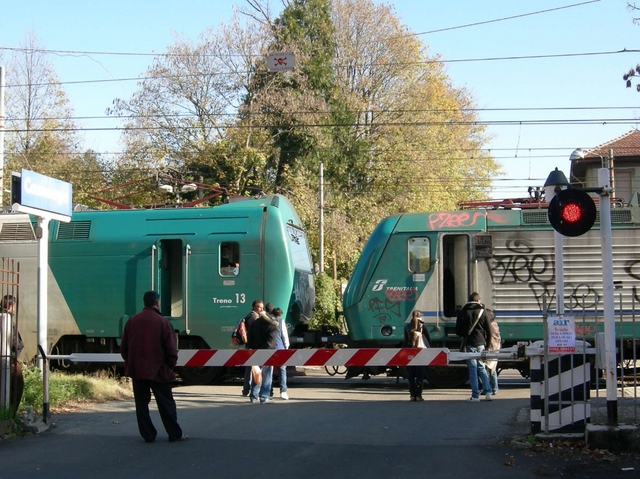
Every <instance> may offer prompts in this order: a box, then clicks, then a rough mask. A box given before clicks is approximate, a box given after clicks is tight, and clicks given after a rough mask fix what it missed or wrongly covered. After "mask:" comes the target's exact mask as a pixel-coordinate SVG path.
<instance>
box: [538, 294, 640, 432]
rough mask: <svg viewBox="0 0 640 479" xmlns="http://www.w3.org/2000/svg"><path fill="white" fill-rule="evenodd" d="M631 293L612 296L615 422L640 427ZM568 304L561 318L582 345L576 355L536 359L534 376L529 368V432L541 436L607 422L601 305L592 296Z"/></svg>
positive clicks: (637, 332) (639, 330) (634, 304)
mask: <svg viewBox="0 0 640 479" xmlns="http://www.w3.org/2000/svg"><path fill="white" fill-rule="evenodd" d="M636 294H637V293H636V290H635V288H634V289H633V290H632V291H626V292H625V291H622V290H618V291H617V294H616V307H615V317H616V325H615V330H616V333H615V336H616V352H617V359H618V361H617V364H618V368H617V384H616V391H617V392H616V403H617V404H616V405H617V422H618V424H635V425H638V424H640V422H639V421H640V418H639V415H640V383H639V373H638V359H639V358H638V355H639V352H638V348H639V347H640V341H639V340H638V336H639V335H640V325H639V324H638V320H637V314H636V313H637V311H636V308H637V307H638V306H637V304H638V298H639V297H640V296H638V297H637V296H636ZM567 303H568V304H572V305H573V306H575V307H574V308H572V309H571V311H569V312H568V313H566V314H565V316H573V317H574V320H575V329H576V343H577V344H580V345H582V344H584V347H580V348H577V350H576V353H577V354H574V355H567V356H564V357H562V356H560V357H559V356H557V355H556V356H553V355H552V356H549V357H547V358H545V359H542V358H541V363H540V365H539V368H540V369H539V370H538V371H537V373H534V368H533V365H532V376H531V379H532V403H531V407H532V431H535V430H536V428H538V429H540V428H541V429H542V430H543V431H545V432H562V431H569V430H571V429H574V430H576V429H580V428H581V427H582V428H584V424H585V423H586V422H588V423H591V424H596V425H606V424H609V423H610V420H611V416H612V414H611V410H608V409H607V408H608V406H607V403H608V401H607V391H606V383H605V380H604V379H603V378H604V377H605V375H604V374H603V370H604V369H605V361H604V359H605V357H604V356H605V354H604V350H605V348H604V312H603V311H602V304H601V303H600V302H599V298H598V296H597V295H594V296H592V297H590V298H589V297H587V296H582V297H581V298H576V297H573V298H568V299H567ZM580 305H582V306H580ZM545 336H546V335H545ZM583 342H584V343H583ZM578 349H579V352H578ZM563 363H564V365H563ZM532 364H533V363H532ZM534 376H536V377H535V378H534ZM534 384H535V385H534ZM538 394H539V395H540V396H539V400H538ZM534 409H535V410H537V412H534ZM534 416H535V417H536V418H538V417H539V418H540V424H537V425H535V426H534Z"/></svg>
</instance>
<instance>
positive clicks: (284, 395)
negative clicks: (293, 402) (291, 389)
mask: <svg viewBox="0 0 640 479" xmlns="http://www.w3.org/2000/svg"><path fill="white" fill-rule="evenodd" d="M280 399H284V400H285V401H288V400H289V395H288V394H287V393H286V392H281V393H280Z"/></svg>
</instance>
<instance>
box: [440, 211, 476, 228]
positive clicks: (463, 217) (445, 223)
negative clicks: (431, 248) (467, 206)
mask: <svg viewBox="0 0 640 479" xmlns="http://www.w3.org/2000/svg"><path fill="white" fill-rule="evenodd" d="M479 218H480V219H484V213H482V212H475V213H473V215H470V214H469V213H467V212H456V213H431V214H430V215H429V229H430V230H441V229H446V228H461V227H470V226H473V225H475V224H476V222H477V221H478V219H479Z"/></svg>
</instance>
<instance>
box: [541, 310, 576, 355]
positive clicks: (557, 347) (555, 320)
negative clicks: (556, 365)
mask: <svg viewBox="0 0 640 479" xmlns="http://www.w3.org/2000/svg"><path fill="white" fill-rule="evenodd" d="M548 323H549V326H548V328H547V329H548V331H549V354H563V353H575V351H576V326H575V321H574V319H573V316H550V317H549V319H548Z"/></svg>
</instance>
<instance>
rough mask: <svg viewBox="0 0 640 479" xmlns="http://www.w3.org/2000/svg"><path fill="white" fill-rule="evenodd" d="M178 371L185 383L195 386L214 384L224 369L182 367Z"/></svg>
mask: <svg viewBox="0 0 640 479" xmlns="http://www.w3.org/2000/svg"><path fill="white" fill-rule="evenodd" d="M177 369H178V374H179V375H180V377H181V378H182V380H183V381H184V382H186V383H188V384H194V385H202V384H209V383H212V382H213V381H214V380H215V379H216V378H217V377H218V376H219V375H220V373H221V372H222V368H220V367H213V366H202V367H189V368H187V367H181V368H177Z"/></svg>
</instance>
